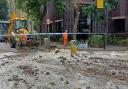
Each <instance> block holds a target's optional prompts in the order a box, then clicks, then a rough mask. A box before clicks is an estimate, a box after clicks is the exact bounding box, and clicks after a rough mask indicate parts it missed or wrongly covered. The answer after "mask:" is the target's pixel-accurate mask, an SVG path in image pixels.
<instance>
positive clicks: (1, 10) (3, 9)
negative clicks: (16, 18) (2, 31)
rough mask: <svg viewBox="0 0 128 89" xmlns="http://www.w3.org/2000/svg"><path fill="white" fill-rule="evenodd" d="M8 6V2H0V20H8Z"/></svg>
mask: <svg viewBox="0 0 128 89" xmlns="http://www.w3.org/2000/svg"><path fill="white" fill-rule="evenodd" d="M7 15H8V5H7V2H6V0H0V20H7Z"/></svg>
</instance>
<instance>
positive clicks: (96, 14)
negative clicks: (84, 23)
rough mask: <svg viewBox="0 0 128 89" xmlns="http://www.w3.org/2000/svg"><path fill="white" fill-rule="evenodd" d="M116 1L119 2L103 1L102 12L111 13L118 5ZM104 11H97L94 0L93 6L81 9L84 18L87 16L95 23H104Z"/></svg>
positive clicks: (114, 0)
mask: <svg viewBox="0 0 128 89" xmlns="http://www.w3.org/2000/svg"><path fill="white" fill-rule="evenodd" d="M118 1H119V0H105V2H104V3H105V4H104V10H107V11H111V10H112V9H114V8H116V7H117V5H118ZM104 10H103V9H97V7H96V0H94V2H93V4H90V5H88V6H86V7H82V11H83V13H84V15H85V16H87V17H88V18H90V17H92V18H93V19H96V20H97V22H100V23H104V22H105V17H104V12H105V11H104Z"/></svg>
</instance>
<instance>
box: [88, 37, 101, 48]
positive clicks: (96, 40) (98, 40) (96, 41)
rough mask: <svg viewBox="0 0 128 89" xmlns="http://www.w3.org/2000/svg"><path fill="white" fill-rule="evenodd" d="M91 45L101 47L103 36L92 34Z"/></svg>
mask: <svg viewBox="0 0 128 89" xmlns="http://www.w3.org/2000/svg"><path fill="white" fill-rule="evenodd" d="M90 43H91V46H93V47H101V46H103V36H101V35H92V36H91V38H90Z"/></svg>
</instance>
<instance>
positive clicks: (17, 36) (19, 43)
mask: <svg viewBox="0 0 128 89" xmlns="http://www.w3.org/2000/svg"><path fill="white" fill-rule="evenodd" d="M15 41H16V49H20V46H21V42H20V36H19V31H18V30H17V34H16V35H15Z"/></svg>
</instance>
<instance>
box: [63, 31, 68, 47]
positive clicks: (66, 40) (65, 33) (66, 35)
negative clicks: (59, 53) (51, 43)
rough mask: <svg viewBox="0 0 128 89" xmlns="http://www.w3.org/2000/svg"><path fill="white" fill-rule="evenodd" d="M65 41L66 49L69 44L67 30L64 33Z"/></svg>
mask: <svg viewBox="0 0 128 89" xmlns="http://www.w3.org/2000/svg"><path fill="white" fill-rule="evenodd" d="M63 41H64V47H66V46H67V44H68V33H67V30H65V32H64V33H63Z"/></svg>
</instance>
